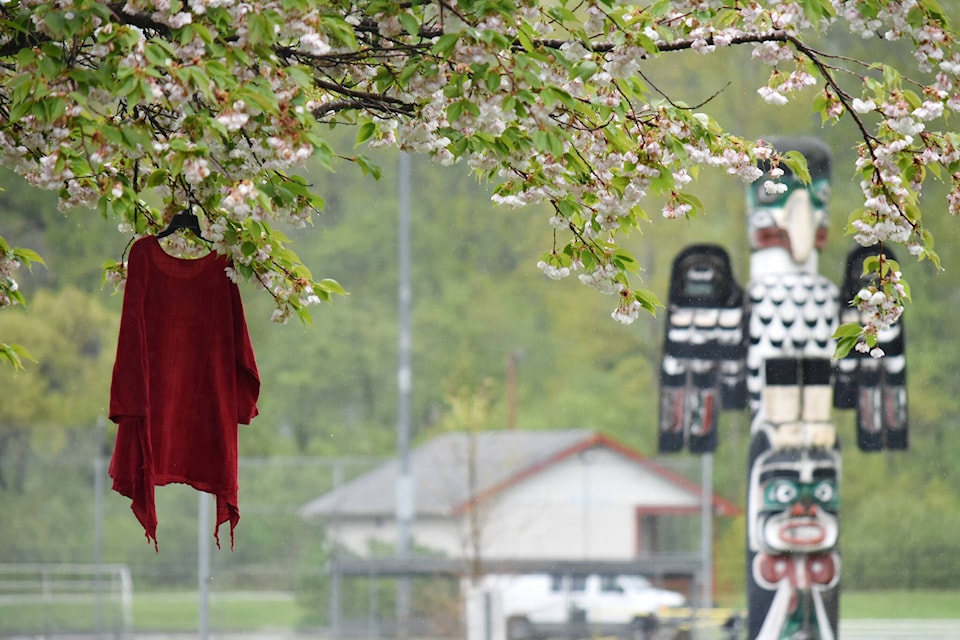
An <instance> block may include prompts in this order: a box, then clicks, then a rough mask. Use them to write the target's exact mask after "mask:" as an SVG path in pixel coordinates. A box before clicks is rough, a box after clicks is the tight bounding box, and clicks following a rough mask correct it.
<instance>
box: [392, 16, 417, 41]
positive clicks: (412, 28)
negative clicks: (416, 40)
mask: <svg viewBox="0 0 960 640" xmlns="http://www.w3.org/2000/svg"><path fill="white" fill-rule="evenodd" d="M397 19H398V20H399V21H400V24H401V26H403V30H404V31H406V32H407V33H409V34H410V35H411V36H415V35H419V33H420V21H419V20H417V17H416V16H415V15H413V14H412V13H407V12H403V13H401V14H399V15H398V16H397Z"/></svg>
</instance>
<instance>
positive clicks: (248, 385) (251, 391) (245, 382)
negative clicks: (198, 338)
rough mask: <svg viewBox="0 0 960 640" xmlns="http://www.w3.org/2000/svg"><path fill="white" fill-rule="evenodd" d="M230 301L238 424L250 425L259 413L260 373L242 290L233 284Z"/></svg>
mask: <svg viewBox="0 0 960 640" xmlns="http://www.w3.org/2000/svg"><path fill="white" fill-rule="evenodd" d="M230 299H231V303H232V304H231V306H232V307H233V336H234V340H235V341H236V344H235V345H234V351H235V353H236V357H237V422H239V423H240V424H250V421H251V420H253V419H254V418H255V417H256V416H257V414H258V413H259V410H258V409H257V399H258V398H259V396H260V373H259V371H258V370H257V361H256V359H255V358H254V354H253V344H252V343H251V342H250V334H249V332H248V331H247V320H246V317H245V316H244V314H243V301H242V300H241V299H240V290H239V288H237V285H236V284H233V283H231V287H230Z"/></svg>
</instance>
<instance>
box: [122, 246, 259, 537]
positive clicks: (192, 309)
mask: <svg viewBox="0 0 960 640" xmlns="http://www.w3.org/2000/svg"><path fill="white" fill-rule="evenodd" d="M228 266H229V262H228V260H227V259H226V258H225V257H224V256H220V255H218V254H216V253H210V254H208V255H206V256H204V257H203V258H199V259H196V260H184V259H180V258H175V257H173V256H171V255H169V254H167V253H166V252H165V251H164V250H163V248H162V247H161V246H160V243H159V241H158V240H157V238H156V237H155V236H144V237H143V238H140V239H139V240H137V242H135V243H134V245H133V247H131V249H130V256H129V262H128V266H127V283H126V288H125V291H124V295H123V315H122V317H121V320H120V336H119V340H118V344H117V358H116V362H115V363H114V368H113V381H112V384H111V387H110V419H111V420H113V421H114V422H115V423H117V424H118V425H119V429H118V431H117V441H116V445H115V446H114V450H113V458H112V459H111V461H110V477H111V478H113V489H114V490H115V491H117V492H118V493H120V494H122V495H124V496H126V497H128V498H130V499H131V500H132V504H131V509H132V510H133V512H134V514H135V515H136V516H137V519H138V520H139V521H140V523H141V524H142V525H143V528H144V531H145V533H146V536H147V539H148V540H153V542H154V546H156V544H157V513H156V504H155V502H154V487H156V486H162V485H166V484H170V483H183V484H187V485H190V486H191V487H193V488H195V489H197V490H199V491H205V492H207V493H212V494H213V495H215V496H216V500H217V521H216V525H215V527H214V537H215V538H216V540H217V546H219V545H220V538H219V528H220V525H221V524H222V523H224V522H227V521H229V522H230V544H231V547H232V546H233V540H234V537H233V535H234V529H235V527H236V526H237V522H238V521H239V520H240V510H239V508H238V503H237V489H238V484H237V457H238V453H237V431H238V427H237V425H238V424H249V423H250V420H251V419H253V418H254V417H255V416H256V415H257V397H258V395H259V393H260V377H259V374H258V372H257V363H256V361H255V359H254V355H253V347H252V345H251V343H250V336H249V334H248V333H247V324H246V320H245V318H244V314H243V305H242V302H241V300H240V292H239V290H238V289H237V285H236V284H235V283H234V282H233V281H231V280H230V279H229V278H228V277H227V275H226V273H225V271H224V270H225V269H226V268H227V267H228Z"/></svg>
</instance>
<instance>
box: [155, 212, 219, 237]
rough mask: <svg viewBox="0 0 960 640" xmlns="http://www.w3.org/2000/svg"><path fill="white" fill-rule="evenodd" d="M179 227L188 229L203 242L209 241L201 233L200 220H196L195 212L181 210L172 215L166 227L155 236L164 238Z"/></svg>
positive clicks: (178, 229) (179, 228)
mask: <svg viewBox="0 0 960 640" xmlns="http://www.w3.org/2000/svg"><path fill="white" fill-rule="evenodd" d="M181 229H184V230H187V231H190V232H191V233H193V235H195V236H196V237H197V238H199V239H200V240H203V241H204V242H211V241H210V240H207V239H206V238H204V237H203V233H202V232H201V231H200V221H199V220H197V216H196V214H194V213H193V212H191V211H181V212H180V213H178V214H177V215H175V216H173V220H171V221H170V224H168V225H167V228H166V229H164V230H163V231H161V232H160V233H158V234H157V238H166V237H167V236H169V235H170V234H171V233H173V232H174V231H180V230H181Z"/></svg>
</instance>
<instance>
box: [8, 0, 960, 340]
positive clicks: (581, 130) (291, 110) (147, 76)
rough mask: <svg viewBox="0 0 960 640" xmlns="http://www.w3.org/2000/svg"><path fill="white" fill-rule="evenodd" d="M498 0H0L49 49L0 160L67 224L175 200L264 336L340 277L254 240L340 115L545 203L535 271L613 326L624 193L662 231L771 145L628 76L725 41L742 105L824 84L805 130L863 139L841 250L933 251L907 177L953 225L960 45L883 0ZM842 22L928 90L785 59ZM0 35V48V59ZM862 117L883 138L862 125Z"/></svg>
mask: <svg viewBox="0 0 960 640" xmlns="http://www.w3.org/2000/svg"><path fill="white" fill-rule="evenodd" d="M518 4H519V6H513V4H510V3H506V4H502V5H496V7H494V6H492V5H489V6H488V5H484V7H485V8H484V9H483V10H480V9H478V8H476V6H474V4H473V3H469V4H468V3H464V4H463V5H462V6H461V5H460V4H459V3H457V2H455V1H454V2H445V3H439V2H423V3H414V4H413V5H409V4H406V3H383V2H372V1H365V0H351V1H346V0H327V1H323V2H296V1H290V0H246V1H243V2H241V1H239V0H207V1H201V0H189V1H188V2H185V3H177V2H171V1H170V0H127V2H126V3H125V4H123V5H122V7H121V6H118V5H110V6H107V5H103V4H102V3H98V2H94V1H93V0H55V1H48V2H43V1H41V0H19V2H14V3H9V4H8V5H7V7H8V8H6V9H5V10H4V11H5V12H6V14H5V15H6V17H10V19H11V20H13V21H14V22H16V23H17V24H18V25H20V27H22V30H24V31H25V32H28V33H31V34H33V35H36V36H37V37H36V38H33V39H31V38H27V39H26V40H27V41H41V40H42V41H44V42H46V43H47V45H45V46H41V47H36V48H33V49H24V50H22V51H21V52H20V54H18V55H17V56H16V57H15V58H10V59H9V61H10V64H8V65H6V66H4V67H0V99H2V100H3V101H4V104H5V105H9V106H8V109H7V110H6V113H7V114H10V115H7V116H4V117H2V118H0V163H3V164H5V165H8V166H11V167H14V168H15V169H17V170H18V171H19V172H21V173H22V174H23V175H24V176H25V177H26V179H27V180H28V181H29V182H31V183H32V184H35V185H37V186H39V187H42V188H46V189H51V190H56V191H57V192H58V193H59V194H60V204H61V206H62V207H63V208H75V207H77V206H80V205H84V206H95V207H98V208H100V209H101V210H102V211H103V212H104V213H105V214H108V215H114V216H117V217H119V218H120V219H121V220H123V221H125V222H126V223H128V225H129V227H130V228H131V229H132V230H133V232H134V233H137V234H139V233H149V232H152V231H155V230H157V229H158V228H161V227H162V226H163V225H164V223H165V221H166V220H168V219H169V218H170V217H171V216H172V215H173V214H174V213H176V212H177V211H178V210H182V209H183V208H184V207H186V206H189V207H192V208H193V210H194V211H195V212H197V213H198V214H200V217H201V220H202V222H203V226H204V232H205V234H206V237H208V238H209V239H210V240H212V241H213V245H214V247H215V248H216V250H217V251H220V252H222V253H225V254H228V255H230V256H231V257H232V258H233V260H234V263H235V269H236V271H235V273H234V275H235V276H237V277H244V278H251V277H253V278H255V279H256V280H257V281H259V282H260V283H261V284H262V285H263V286H264V288H265V289H266V290H267V291H269V292H270V294H271V295H272V296H273V297H274V299H275V300H276V302H277V312H276V313H275V317H276V319H278V320H285V319H286V318H287V317H289V316H290V315H292V314H293V313H294V312H298V313H299V312H302V310H303V309H304V308H306V307H308V306H310V305H313V304H316V303H317V302H318V301H320V300H323V299H326V298H327V297H329V294H330V293H331V292H336V290H337V286H336V285H335V283H332V284H331V283H327V281H321V282H312V281H310V279H308V278H304V277H303V276H302V274H303V273H304V270H303V269H301V268H300V265H299V263H298V262H297V260H298V259H297V258H295V256H294V257H291V255H292V254H291V252H290V251H289V250H288V249H286V248H285V247H284V244H283V241H282V239H281V238H280V237H279V236H278V235H277V234H275V233H273V232H272V231H271V226H270V225H271V224H272V223H273V222H276V221H282V222H286V223H291V224H294V225H303V224H304V223H306V222H307V221H308V220H309V219H310V218H311V216H312V215H313V213H314V212H315V211H316V210H317V208H318V207H319V204H318V203H319V200H318V198H316V197H315V196H314V195H312V194H310V193H309V190H308V189H307V183H306V181H305V180H303V179H300V178H297V177H296V175H295V171H296V170H297V167H299V166H301V165H302V164H303V163H304V162H305V161H306V160H308V159H310V158H319V159H320V161H321V163H322V164H324V165H330V164H331V163H332V162H333V161H334V160H335V159H336V154H334V153H333V151H332V150H331V149H330V148H329V147H328V146H327V143H326V141H325V140H324V138H323V137H322V135H321V133H320V128H319V127H318V124H327V123H329V124H336V123H340V122H347V123H350V124H357V123H359V125H360V126H359V128H358V130H359V132H360V133H359V134H358V140H359V141H367V142H368V143H369V144H370V145H371V146H374V147H383V146H392V147H398V148H400V149H402V150H404V151H409V152H417V153H424V154H428V155H429V156H431V157H432V158H433V159H434V160H435V161H436V162H438V163H440V164H453V163H456V162H463V163H465V164H466V165H467V166H469V167H470V168H471V169H472V170H474V171H475V172H477V173H478V174H479V175H481V176H485V177H487V178H489V179H492V180H494V181H496V182H497V187H496V192H495V194H494V196H493V199H494V201H495V202H497V203H500V204H504V205H507V206H514V207H520V206H528V205H538V204H549V205H551V206H552V213H551V216H550V219H549V221H548V229H549V230H550V232H551V234H552V235H553V237H554V248H553V250H552V251H551V253H549V254H547V255H546V256H545V257H544V259H542V260H541V261H540V263H539V267H540V268H541V269H542V270H543V271H544V273H545V274H546V275H548V276H549V277H551V278H563V277H568V276H569V275H571V274H572V273H575V272H581V273H580V274H579V277H580V280H581V281H582V282H583V283H584V284H587V285H588V286H591V287H595V288H597V289H599V290H601V291H605V292H607V293H610V294H611V295H615V296H617V297H618V302H617V305H616V308H615V311H614V313H613V315H614V317H615V319H617V320H619V321H622V322H629V321H631V320H632V319H633V318H635V317H636V314H637V312H638V311H639V309H640V308H647V306H648V305H649V303H650V298H649V296H647V292H643V291H642V290H641V289H638V288H636V287H634V286H633V285H631V283H630V280H629V278H630V275H631V273H632V272H633V271H635V267H634V265H635V263H634V262H632V261H631V260H628V259H624V253H623V252H622V251H619V249H618V244H617V243H618V238H619V237H620V236H621V235H622V234H625V233H628V232H629V231H631V230H633V229H636V228H638V227H639V225H640V224H641V222H642V221H643V220H645V219H646V217H647V214H646V212H645V210H644V203H646V202H647V201H649V200H650V199H651V198H652V197H656V198H660V199H662V201H663V203H664V204H663V207H662V209H661V214H662V215H663V216H664V217H666V218H679V219H682V218H687V217H690V216H692V215H695V214H696V213H697V212H698V209H699V208H700V207H701V206H702V205H700V204H699V202H698V201H697V200H696V199H695V198H693V197H691V196H690V195H689V194H688V193H687V191H686V189H687V188H688V185H689V183H690V182H691V179H692V176H693V175H695V174H696V169H697V168H698V167H699V166H702V167H707V168H711V169H716V170H720V171H723V172H726V173H727V174H729V175H731V176H735V177H737V178H739V179H740V180H741V181H743V182H744V183H748V182H751V181H754V180H756V179H758V178H759V177H760V175H761V172H760V170H759V169H758V168H757V164H758V162H759V161H761V160H770V154H771V153H772V152H771V150H770V149H769V148H768V147H765V146H764V145H762V144H760V143H754V142H751V141H747V140H743V139H740V138H738V137H736V136H733V135H730V134H729V133H727V132H725V131H723V130H722V128H721V127H720V126H719V124H718V123H717V122H716V121H714V120H713V119H712V118H711V117H710V115H709V114H707V113H701V112H698V111H695V110H690V109H688V108H686V107H682V106H679V103H677V102H674V101H672V100H670V99H664V97H663V96H661V95H660V93H659V92H658V91H654V90H651V89H650V88H649V87H647V86H646V85H645V83H644V82H641V81H640V79H639V78H640V77H641V76H642V73H643V66H644V64H645V62H646V61H647V60H650V59H651V58H653V57H657V56H665V55H673V54H674V52H682V51H693V52H697V53H700V54H709V53H711V52H713V51H715V50H716V49H717V48H719V47H730V46H735V45H744V44H745V45H747V46H752V47H753V49H752V51H753V59H754V60H756V61H757V62H758V63H760V64H764V65H769V66H770V68H771V71H770V75H769V78H768V80H767V82H766V83H765V85H764V86H762V87H760V88H759V89H758V93H759V95H760V96H761V98H762V99H763V100H765V101H766V102H768V103H771V104H783V103H784V102H786V101H787V100H789V99H791V98H792V97H794V96H795V95H799V94H800V93H801V92H803V91H804V90H805V89H807V88H809V87H813V86H815V85H817V84H819V83H821V82H822V83H823V87H822V89H821V90H820V92H819V93H818V95H819V98H818V99H820V100H821V104H820V106H819V109H820V110H821V112H822V114H823V115H824V117H825V118H826V119H833V120H839V119H840V118H842V117H844V116H845V115H848V116H849V117H851V118H854V119H855V120H856V122H857V124H858V125H860V126H861V127H862V128H863V130H864V131H865V132H866V133H864V136H863V144H862V146H861V150H860V151H861V153H860V159H859V162H858V165H857V168H858V171H859V172H860V176H861V180H862V182H861V185H862V189H863V193H864V208H863V212H862V215H861V216H860V218H859V220H857V221H855V222H854V223H853V224H854V228H855V231H856V237H857V240H858V241H859V242H861V243H863V244H873V243H877V242H903V243H906V244H907V246H908V247H909V249H910V252H911V253H913V254H915V255H918V256H921V257H929V258H931V259H934V258H935V254H933V252H932V249H931V247H930V246H928V243H927V241H926V240H925V238H926V236H925V235H924V233H923V229H921V228H920V226H919V221H918V220H917V219H916V218H917V217H916V216H911V215H910V213H909V212H910V211H911V208H912V207H915V206H916V203H917V202H918V200H919V196H920V192H921V189H922V186H923V178H922V176H923V175H924V173H925V172H924V171H923V169H924V168H926V167H931V168H932V167H934V166H937V167H938V168H939V167H946V169H947V171H946V175H949V176H953V177H954V178H953V189H952V191H951V195H950V199H949V205H950V210H951V212H953V213H957V212H960V156H958V152H957V147H958V142H960V140H957V139H956V136H955V135H954V134H952V133H951V132H949V131H948V132H946V133H944V132H941V131H938V130H937V129H936V127H935V126H934V123H937V122H940V121H942V120H943V119H944V118H945V117H946V115H947V114H949V113H951V112H958V111H960V90H958V89H957V85H958V77H960V76H958V74H960V51H957V50H956V49H955V37H954V35H953V34H952V33H950V32H949V31H947V27H946V25H944V24H942V21H941V20H940V19H939V16H938V14H937V13H935V12H934V11H933V10H932V9H931V8H930V7H929V6H928V5H927V4H926V3H921V2H918V0H903V1H896V2H895V1H893V0H890V1H880V2H877V3H869V12H868V13H863V12H862V11H864V10H867V7H866V6H865V5H864V4H863V3H862V2H859V1H858V0H829V2H828V3H823V4H822V6H820V5H818V6H816V7H813V8H811V6H808V4H809V3H796V2H786V1H781V2H777V1H775V2H770V3H762V2H757V1H753V0H750V1H747V2H739V3H734V5H733V6H730V5H729V3H719V2H713V1H712V0H708V1H705V0H674V1H673V2H670V3H667V4H665V5H658V7H657V10H656V11H652V10H650V7H648V6H646V5H643V6H641V5H634V4H631V3H628V2H624V3H609V2H604V1H599V0H588V1H587V2H584V3H583V6H582V11H580V12H579V13H578V14H574V13H569V12H568V13H564V12H563V11H561V10H558V9H557V7H556V6H554V3H546V2H544V3H542V4H541V3H539V2H536V1H530V2H524V3H518ZM814 4H815V5H816V4H817V3H814ZM838 22H843V23H845V24H846V25H847V26H848V28H849V29H850V31H851V33H853V34H854V35H855V36H857V37H863V38H868V37H877V36H878V35H879V36H880V37H882V38H884V39H886V40H890V41H893V40H905V41H907V42H910V43H911V44H913V52H914V60H915V63H916V68H917V70H918V71H919V72H920V74H921V76H923V75H924V74H926V76H927V77H932V78H934V79H933V81H932V82H929V83H927V84H926V85H918V86H922V90H920V91H919V93H911V92H907V91H905V90H904V89H903V88H902V86H901V84H902V83H900V82H899V81H897V80H896V78H898V77H899V76H898V75H897V74H893V73H891V74H888V75H884V74H883V73H882V68H881V67H877V68H876V69H879V70H880V71H879V73H878V72H877V71H876V70H875V69H874V68H872V67H871V65H870V64H865V63H864V64H861V68H859V69H851V70H853V71H854V73H853V74H851V76H856V75H859V76H861V77H863V78H865V81H864V83H863V85H862V91H861V93H860V95H851V94H849V93H847V92H846V91H845V90H844V89H842V88H841V86H840V84H839V83H838V82H837V81H836V78H835V77H834V76H833V75H832V74H837V73H841V72H842V69H840V67H839V66H838V65H841V64H849V65H850V66H851V67H853V66H856V65H857V64H858V63H857V62H856V61H850V60H840V59H837V58H831V59H830V64H829V65H828V64H822V63H823V61H824V59H825V56H824V55H823V54H820V53H818V52H817V51H816V50H814V49H812V48H810V47H808V46H806V45H804V44H803V43H804V42H805V38H806V36H807V34H810V33H813V32H817V31H823V30H825V29H827V28H829V27H831V26H832V25H833V24H834V23H838ZM11 31H12V30H11ZM569 34H586V36H585V37H582V36H577V37H575V38H569ZM12 38H13V36H12V35H11V34H6V35H4V34H0V44H10V43H11V42H13V40H12ZM68 43H69V44H68ZM88 70H100V71H102V72H99V73H88V72H87V71H88ZM104 78H108V79H112V84H111V83H110V82H106V83H105V82H104ZM890 78H893V80H891V79H890ZM867 114H875V115H876V120H877V121H878V122H879V124H878V125H877V126H876V128H875V129H872V130H870V131H869V132H867V130H866V128H865V127H866V126H867V120H866V118H865V117H866V115H867ZM352 159H353V160H354V161H356V162H360V160H358V159H357V158H352ZM918 167H919V169H918ZM765 188H766V189H767V191H768V192H770V193H775V192H777V191H778V190H780V189H782V185H779V184H777V182H776V181H775V179H774V180H772V181H771V182H770V183H769V184H767V185H765ZM157 203H159V204H157ZM584 264H588V265H589V267H587V268H585V267H584V266H583V265H584ZM117 273H118V274H120V273H122V271H118V272H117ZM891 304H893V305H894V306H896V305H899V304H901V300H900V299H899V298H897V297H896V296H894V297H893V298H892V299H891ZM878 308H879V307H878ZM885 313H886V312H885ZM887 315H889V313H888V314H887Z"/></svg>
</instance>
